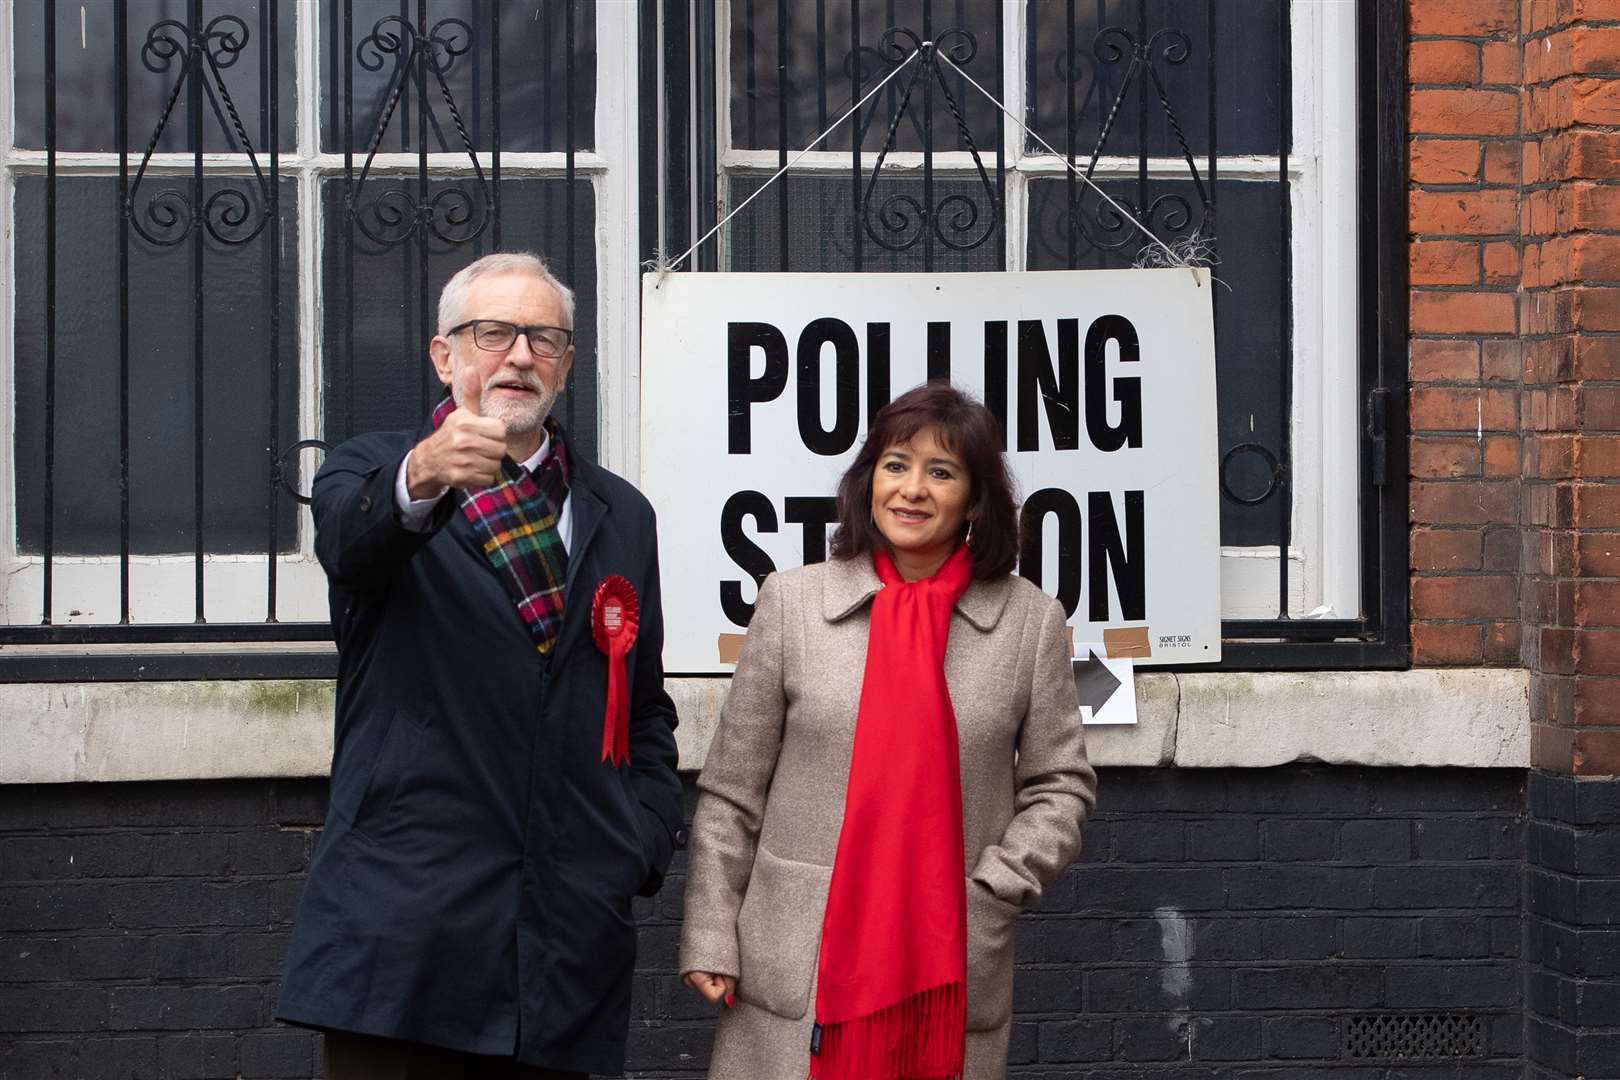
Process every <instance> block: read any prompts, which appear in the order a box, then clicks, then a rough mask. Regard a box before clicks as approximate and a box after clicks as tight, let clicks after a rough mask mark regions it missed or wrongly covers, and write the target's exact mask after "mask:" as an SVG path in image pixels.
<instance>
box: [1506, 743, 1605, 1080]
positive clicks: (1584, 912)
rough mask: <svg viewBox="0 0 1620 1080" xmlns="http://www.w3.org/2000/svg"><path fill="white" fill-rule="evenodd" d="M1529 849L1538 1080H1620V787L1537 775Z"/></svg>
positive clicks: (1532, 1025)
mask: <svg viewBox="0 0 1620 1080" xmlns="http://www.w3.org/2000/svg"><path fill="white" fill-rule="evenodd" d="M1528 802H1529V820H1528V832H1527V835H1526V840H1525V886H1526V887H1525V915H1526V917H1525V942H1524V968H1525V1012H1526V1047H1525V1049H1526V1058H1527V1059H1528V1066H1529V1075H1530V1076H1531V1077H1532V1078H1535V1080H1541V1078H1548V1080H1551V1078H1554V1077H1557V1078H1563V1077H1572V1076H1576V1075H1579V1076H1582V1077H1585V1078H1586V1080H1600V1078H1601V1080H1613V1078H1615V1077H1620V781H1617V780H1612V779H1576V778H1574V777H1568V776H1555V775H1552V774H1549V773H1544V772H1533V773H1531V774H1530V777H1529V800H1528Z"/></svg>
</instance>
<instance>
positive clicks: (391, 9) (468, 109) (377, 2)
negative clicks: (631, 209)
mask: <svg viewBox="0 0 1620 1080" xmlns="http://www.w3.org/2000/svg"><path fill="white" fill-rule="evenodd" d="M611 2H613V3H623V2H626V0H611ZM349 7H350V5H346V4H336V3H333V4H329V5H328V6H327V8H326V9H325V10H323V11H322V13H321V75H322V77H323V78H324V79H325V80H326V85H325V87H324V89H323V92H322V98H321V145H322V147H323V148H324V149H325V150H326V151H327V152H329V153H342V152H343V147H344V143H345V131H346V122H347V121H346V117H345V112H346V106H345V101H344V93H345V91H344V81H345V79H348V78H352V79H353V81H354V117H353V123H354V137H353V147H354V152H355V153H356V154H360V155H364V154H365V153H366V151H367V149H368V148H369V147H370V146H371V145H372V141H373V140H374V139H377V140H378V143H377V149H378V150H379V151H381V152H383V153H402V152H404V153H415V152H416V151H417V150H418V148H419V146H420V145H421V143H422V139H421V137H420V136H421V132H422V130H423V128H422V124H423V122H424V120H425V122H426V132H427V138H426V142H427V148H428V152H429V153H460V152H462V150H463V145H462V141H461V139H462V137H461V133H460V132H459V131H458V130H457V128H456V121H457V116H458V114H459V117H460V121H461V123H462V124H463V125H464V126H465V128H466V131H467V134H468V136H469V137H470V138H471V139H472V143H473V145H474V146H475V147H477V148H478V150H479V151H481V152H487V151H489V150H490V149H491V148H492V147H493V146H494V144H495V121H496V117H497V109H498V115H499V120H500V129H501V149H502V150H503V151H508V152H517V151H547V150H553V151H557V150H566V149H568V145H567V132H568V122H569V111H570V108H571V109H572V114H573V124H574V149H576V150H588V149H590V148H591V147H592V146H594V145H595V125H596V4H595V2H594V0H544V2H542V0H527V2H523V3H515V2H511V0H503V2H502V3H501V4H500V5H499V7H498V9H497V8H496V7H495V6H493V5H491V4H490V3H488V2H487V0H435V2H434V3H433V4H432V5H430V6H429V9H428V16H429V17H428V20H427V22H426V24H425V25H421V26H419V25H417V23H416V14H417V5H415V4H413V3H408V2H402V0H356V2H355V3H354V4H353V5H352V11H353V14H352V16H349V17H350V18H351V20H352V21H351V23H350V25H349V28H348V31H347V32H348V35H349V39H350V40H352V41H353V44H354V49H353V52H352V53H349V55H348V58H347V60H346V59H345V56H344V54H345V51H346V50H345V49H344V41H345V26H344V19H345V12H346V10H347V9H348V8H349ZM497 10H498V12H499V15H500V25H499V28H498V32H497V28H496V27H495V26H493V25H492V13H493V12H495V11H497ZM570 19H571V20H572V25H573V33H574V49H573V52H572V53H570V52H568V49H567V46H568V39H567V33H568V26H569V20H570ZM497 36H498V40H497ZM418 41H421V42H423V44H422V45H421V46H420V48H422V49H426V48H429V47H431V48H432V50H433V57H434V58H435V61H436V67H437V73H436V71H435V66H434V65H429V66H428V67H427V68H426V70H425V72H423V74H424V77H425V78H426V81H427V110H426V114H425V115H424V114H423V112H422V110H421V108H420V106H419V104H418V103H419V100H420V99H419V96H418V94H417V92H416V83H415V80H416V77H417V74H418V70H419V69H418V68H417V67H416V66H413V65H411V64H410V63H409V60H410V57H411V56H413V55H416V49H417V48H418V46H417V45H416V44H415V43H416V42H418ZM429 43H431V44H429ZM496 49H499V57H500V69H501V70H500V86H499V87H498V88H497V87H496V86H495V85H494V78H493V66H494V59H495V56H496V52H495V50H496ZM439 74H442V76H443V82H442V83H441V82H440V80H439V77H438V75H439ZM402 80H408V81H409V83H410V85H409V86H407V87H406V93H404V94H403V95H402V96H401V97H400V98H399V101H398V105H397V107H395V108H394V110H393V113H392V115H389V104H390V102H391V100H392V95H393V93H394V91H395V90H396V88H397V87H398V86H399V85H400V83H401V82H402ZM570 86H572V88H573V94H572V99H571V100H570V95H569V92H568V90H569V87H570ZM497 89H498V93H497ZM379 128H380V129H381V131H380V133H379Z"/></svg>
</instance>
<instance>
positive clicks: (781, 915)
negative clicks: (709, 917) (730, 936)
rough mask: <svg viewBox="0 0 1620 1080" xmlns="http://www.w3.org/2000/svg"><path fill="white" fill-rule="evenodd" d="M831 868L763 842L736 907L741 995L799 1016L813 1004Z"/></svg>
mask: <svg viewBox="0 0 1620 1080" xmlns="http://www.w3.org/2000/svg"><path fill="white" fill-rule="evenodd" d="M831 880H832V868H831V867H828V866H816V865H813V864H811V863H802V862H794V861H793V860H791V859H780V858H777V857H776V856H775V855H772V854H771V853H770V852H769V851H766V850H765V849H764V848H763V847H761V848H759V849H758V851H757V852H756V853H755V855H754V870H753V873H752V874H751V875H750V876H749V878H748V891H747V892H746V893H745V894H744V895H743V903H742V909H741V910H740V911H739V912H738V913H737V948H738V967H739V968H740V971H739V973H738V978H737V996H738V997H740V998H742V999H743V1000H744V1001H746V1002H748V1003H749V1004H750V1005H757V1006H758V1007H759V1008H761V1009H764V1010H765V1011H766V1012H770V1013H775V1014H776V1015H777V1016H780V1017H783V1018H784V1019H787V1020H797V1019H799V1018H800V1017H802V1016H804V1014H805V1012H806V1011H807V1010H808V1009H809V1008H810V986H811V984H812V983H813V982H814V981H815V974H816V960H817V957H818V954H819V952H820V948H821V922H822V917H823V915H824V914H825V913H826V910H827V887H828V884H829V883H830V882H831Z"/></svg>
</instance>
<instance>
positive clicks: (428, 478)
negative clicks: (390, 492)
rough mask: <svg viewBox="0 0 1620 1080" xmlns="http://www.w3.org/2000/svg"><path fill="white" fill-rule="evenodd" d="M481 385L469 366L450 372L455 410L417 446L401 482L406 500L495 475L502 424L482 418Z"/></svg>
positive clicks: (502, 450) (501, 452)
mask: <svg viewBox="0 0 1620 1080" xmlns="http://www.w3.org/2000/svg"><path fill="white" fill-rule="evenodd" d="M483 391H484V386H483V382H482V381H481V380H480V379H479V377H478V372H477V371H476V370H474V368H473V367H472V365H471V364H467V365H463V366H461V367H459V368H458V369H457V371H456V373H455V392H456V404H457V406H458V407H457V408H456V409H454V410H453V411H452V412H451V413H450V415H449V416H447V417H445V418H444V423H443V424H441V425H439V430H437V431H435V432H434V433H433V434H431V435H429V436H428V437H427V438H425V439H423V440H422V441H421V442H419V443H417V444H416V449H415V450H413V451H411V461H410V466H409V469H408V475H407V476H406V478H405V483H406V486H407V487H409V488H410V492H411V498H413V499H428V498H432V497H433V496H435V495H437V494H439V493H440V492H442V491H444V489H445V488H462V489H464V490H467V491H476V490H478V489H480V488H487V487H489V486H490V485H492V484H494V483H495V482H496V481H497V480H499V479H500V475H501V459H502V458H503V457H505V456H506V425H505V424H504V423H502V422H501V421H500V420H497V419H495V418H494V417H492V416H483V415H481V412H482V397H483Z"/></svg>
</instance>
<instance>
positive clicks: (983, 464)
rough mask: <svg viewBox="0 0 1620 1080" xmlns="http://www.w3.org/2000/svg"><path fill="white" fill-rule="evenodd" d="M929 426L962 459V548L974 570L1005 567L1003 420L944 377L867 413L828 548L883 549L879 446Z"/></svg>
mask: <svg viewBox="0 0 1620 1080" xmlns="http://www.w3.org/2000/svg"><path fill="white" fill-rule="evenodd" d="M930 427H931V428H933V429H935V431H936V436H935V437H936V438H937V439H938V440H939V442H940V445H941V446H943V447H944V448H945V449H946V450H949V451H950V452H951V453H953V454H955V455H956V456H957V457H959V458H961V459H962V464H963V465H965V466H967V474H968V510H967V517H968V520H969V521H970V522H972V526H973V529H972V533H973V534H972V536H970V537H969V538H968V550H969V551H970V552H971V553H972V555H973V576H974V577H975V578H978V579H979V580H981V581H983V580H988V579H990V578H997V577H1001V576H1002V575H1004V574H1008V573H1011V572H1012V568H1013V566H1014V565H1015V564H1016V563H1017V561H1018V506H1017V501H1016V500H1015V499H1014V497H1013V480H1012V474H1010V473H1009V472H1008V471H1007V462H1006V459H1005V458H1004V457H1003V456H1002V453H1001V447H1002V445H1003V435H1002V429H1001V422H1000V421H998V420H997V419H996V417H995V414H994V413H992V412H991V411H990V410H989V409H987V408H985V407H984V406H983V405H980V404H979V403H978V402H977V401H974V400H973V399H972V398H971V397H969V396H968V395H967V394H964V393H963V392H962V391H960V390H958V389H957V388H956V387H954V386H952V385H951V384H950V383H948V382H944V381H939V382H931V383H925V384H924V385H922V386H919V387H917V388H916V389H914V390H908V391H906V392H905V393H904V394H901V395H900V396H899V397H897V398H895V399H894V400H893V401H891V402H889V403H888V404H887V405H885V406H883V408H881V409H879V410H878V414H877V416H875V417H873V418H872V427H871V429H870V430H869V431H868V432H867V433H866V442H864V443H862V444H861V450H860V453H858V454H856V455H855V460H854V461H852V462H851V463H850V466H849V468H848V469H846V470H844V475H843V476H842V477H841V478H840V479H839V481H838V531H837V533H835V534H834V535H833V538H832V544H831V550H832V554H833V556H834V557H835V558H839V559H852V558H855V557H856V556H858V555H867V554H870V553H871V552H872V551H874V550H879V549H883V550H887V548H888V546H889V542H888V541H887V540H886V539H884V537H883V534H882V533H881V532H879V531H878V527H877V523H876V522H875V521H873V520H872V473H873V472H874V471H875V470H876V468H877V461H878V458H880V457H882V456H883V452H884V451H885V450H887V449H888V448H889V447H891V446H893V445H895V444H896V443H904V442H910V441H911V438H912V436H914V435H916V434H917V433H918V432H919V431H922V430H923V429H924V428H930Z"/></svg>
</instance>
